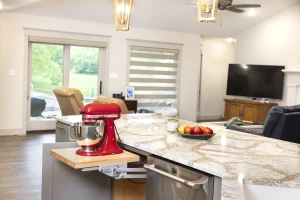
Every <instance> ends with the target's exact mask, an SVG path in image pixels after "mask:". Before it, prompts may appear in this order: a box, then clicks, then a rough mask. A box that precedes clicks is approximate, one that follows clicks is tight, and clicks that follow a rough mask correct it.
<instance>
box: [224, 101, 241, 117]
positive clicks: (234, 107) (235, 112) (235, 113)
mask: <svg viewBox="0 0 300 200" xmlns="http://www.w3.org/2000/svg"><path fill="white" fill-rule="evenodd" d="M240 109H241V106H240V105H239V104H230V103H229V104H228V109H227V111H228V114H227V119H228V120H229V119H231V118H233V117H240Z"/></svg>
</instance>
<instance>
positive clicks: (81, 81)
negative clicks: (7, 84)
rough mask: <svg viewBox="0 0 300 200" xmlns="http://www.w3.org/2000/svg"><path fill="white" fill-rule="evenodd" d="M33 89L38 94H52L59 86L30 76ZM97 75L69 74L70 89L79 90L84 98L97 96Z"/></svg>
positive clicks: (46, 79) (44, 79) (45, 79)
mask: <svg viewBox="0 0 300 200" xmlns="http://www.w3.org/2000/svg"><path fill="white" fill-rule="evenodd" d="M32 84H33V89H34V90H36V91H39V92H45V93H53V89H54V88H57V87H59V86H61V84H58V85H52V83H51V81H50V79H49V78H44V77H41V76H32ZM97 84H98V82H97V75H83V74H71V75H70V87H73V88H77V89H79V90H80V91H81V92H82V94H83V96H84V97H96V96H97Z"/></svg>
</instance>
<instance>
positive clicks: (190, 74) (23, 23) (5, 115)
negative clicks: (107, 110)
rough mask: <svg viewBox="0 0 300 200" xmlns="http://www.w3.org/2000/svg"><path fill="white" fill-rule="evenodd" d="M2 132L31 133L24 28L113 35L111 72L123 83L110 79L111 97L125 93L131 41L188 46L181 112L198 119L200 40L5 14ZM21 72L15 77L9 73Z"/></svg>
mask: <svg viewBox="0 0 300 200" xmlns="http://www.w3.org/2000/svg"><path fill="white" fill-rule="evenodd" d="M0 26H1V32H0V94H1V98H0V110H1V112H0V134H25V130H26V124H25V120H24V118H25V116H26V113H25V112H26V105H24V104H23V99H24V98H25V97H26V87H27V86H25V87H23V85H26V84H27V83H26V76H25V77H24V75H26V74H27V68H25V65H24V58H25V57H26V55H25V53H24V52H25V48H24V46H25V45H24V44H25V41H24V40H25V39H24V29H23V27H31V28H38V29H50V30H59V31H69V32H78V33H82V32H83V33H89V34H99V35H109V36H112V37H111V40H110V43H109V45H110V48H109V60H108V66H109V69H108V70H109V73H118V74H119V79H117V81H116V79H111V80H109V81H108V85H109V87H108V95H109V96H110V95H111V94H112V93H117V92H121V91H124V87H125V86H126V84H127V83H126V76H127V61H128V60H127V59H128V58H127V55H128V54H127V38H130V39H137V40H150V41H157V42H168V43H179V44H183V48H182V54H181V59H182V60H181V71H180V80H179V81H180V97H178V98H179V103H180V105H179V114H180V117H181V118H183V119H188V120H192V121H195V120H196V107H197V91H198V78H199V77H198V74H199V72H198V71H199V66H200V56H199V55H200V45H199V43H200V36H199V35H196V34H184V33H176V32H168V31H159V30H150V29H142V28H135V27H131V29H130V31H129V32H115V31H114V30H113V25H108V24H99V23H91V22H83V21H74V20H65V19H55V18H46V17H37V16H29V15H19V14H12V13H2V14H1V15H0ZM10 69H14V70H16V76H14V77H9V76H8V71H9V70H10Z"/></svg>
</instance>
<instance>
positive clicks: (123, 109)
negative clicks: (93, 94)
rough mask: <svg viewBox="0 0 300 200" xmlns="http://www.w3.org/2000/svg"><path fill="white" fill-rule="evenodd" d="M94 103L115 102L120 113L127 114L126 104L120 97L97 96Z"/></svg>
mask: <svg viewBox="0 0 300 200" xmlns="http://www.w3.org/2000/svg"><path fill="white" fill-rule="evenodd" d="M94 103H115V104H118V105H119V106H120V108H121V114H128V109H127V106H126V104H125V103H124V101H123V100H122V99H116V98H110V97H104V96H99V97H98V98H97V99H95V100H94Z"/></svg>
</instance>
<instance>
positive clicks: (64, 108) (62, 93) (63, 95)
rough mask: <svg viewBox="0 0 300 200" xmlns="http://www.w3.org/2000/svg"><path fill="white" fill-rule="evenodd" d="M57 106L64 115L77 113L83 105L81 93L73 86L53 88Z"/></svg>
mask: <svg viewBox="0 0 300 200" xmlns="http://www.w3.org/2000/svg"><path fill="white" fill-rule="evenodd" d="M53 92H54V94H55V96H56V98H57V101H58V104H59V107H60V109H61V114H62V115H63V116H65V115H78V114H79V108H82V107H83V106H84V105H83V102H82V101H83V95H82V93H81V92H80V91H79V90H78V89H75V88H68V87H58V88H55V89H54V90H53Z"/></svg>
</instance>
